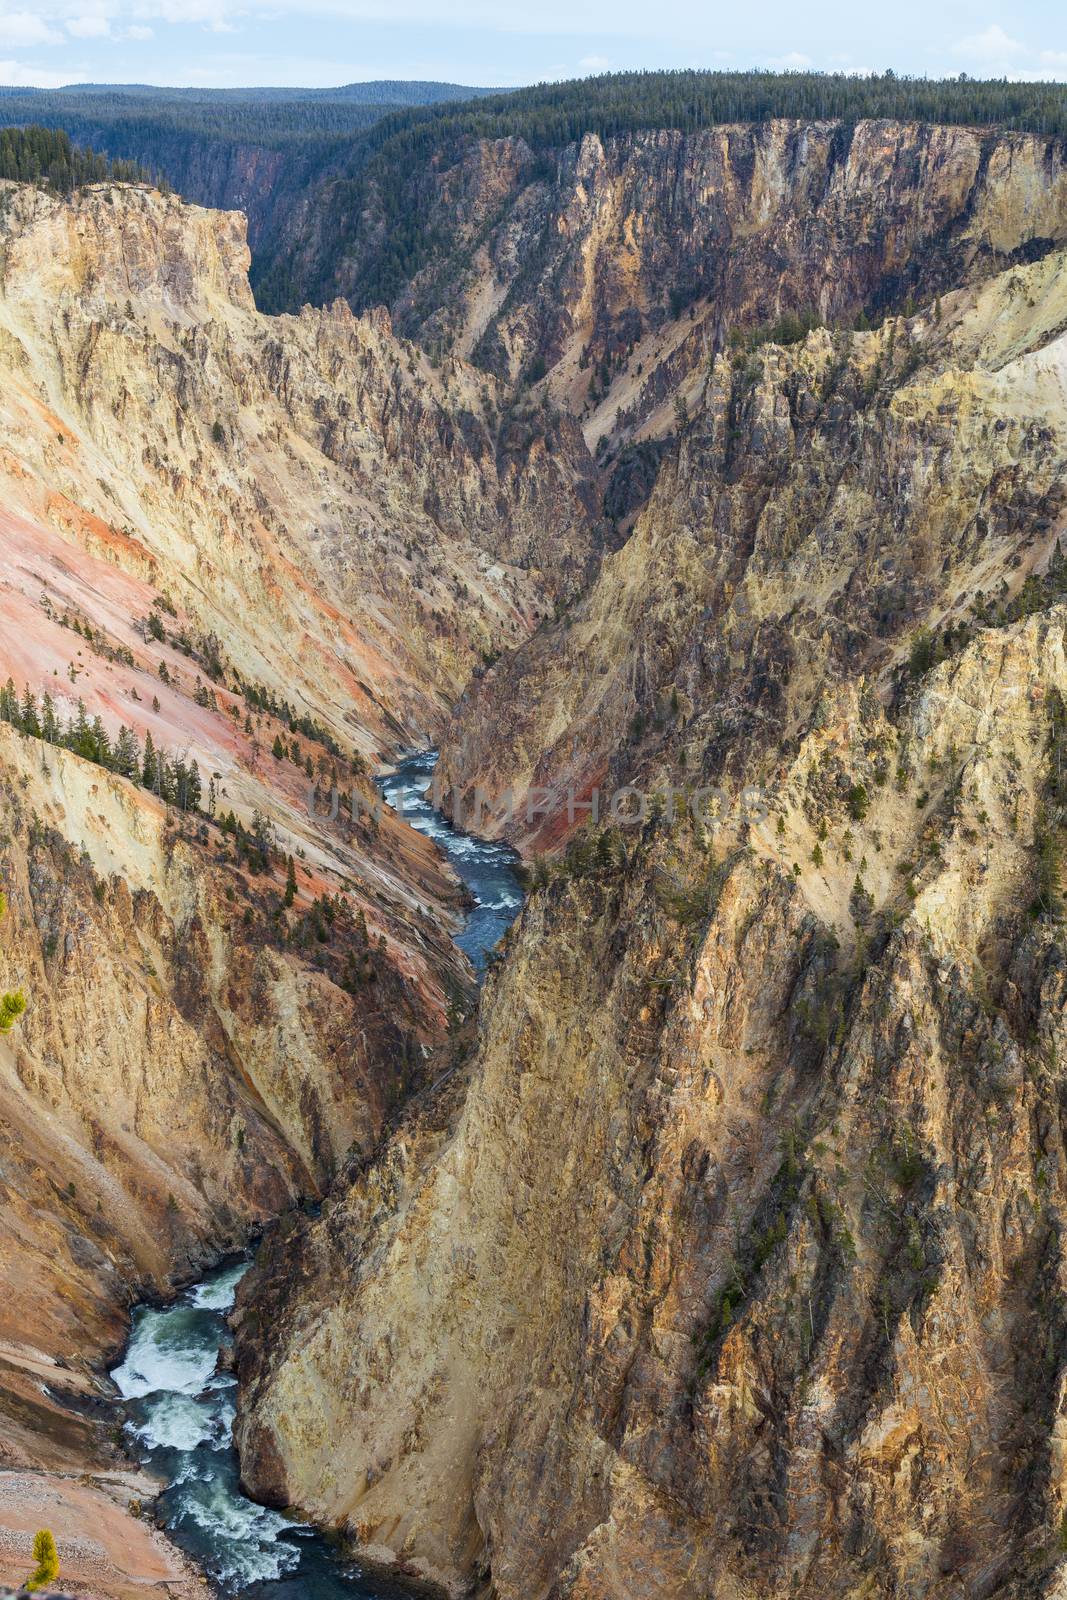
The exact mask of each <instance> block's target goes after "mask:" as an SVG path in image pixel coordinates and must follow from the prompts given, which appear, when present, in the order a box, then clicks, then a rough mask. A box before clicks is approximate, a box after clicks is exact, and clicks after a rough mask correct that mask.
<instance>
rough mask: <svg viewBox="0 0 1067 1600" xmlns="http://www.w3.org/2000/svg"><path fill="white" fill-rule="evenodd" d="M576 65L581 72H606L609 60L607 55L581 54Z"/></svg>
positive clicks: (609, 63)
mask: <svg viewBox="0 0 1067 1600" xmlns="http://www.w3.org/2000/svg"><path fill="white" fill-rule="evenodd" d="M578 65H579V66H580V67H581V69H582V71H583V72H607V70H608V68H609V67H610V66H611V62H610V61H609V60H608V58H607V56H583V57H582V59H581V60H580V61H579V63H578Z"/></svg>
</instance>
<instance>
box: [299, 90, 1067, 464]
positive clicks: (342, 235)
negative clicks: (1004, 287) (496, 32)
mask: <svg viewBox="0 0 1067 1600" xmlns="http://www.w3.org/2000/svg"><path fill="white" fill-rule="evenodd" d="M408 183H409V191H410V192H409V193H408V194H407V196H406V199H407V201H408V203H409V205H410V207H412V208H417V210H418V212H419V215H420V217H425V218H426V219H427V221H426V226H427V227H428V228H429V229H431V230H432V234H433V237H434V239H435V240H436V241H438V243H437V248H435V250H434V252H433V255H432V259H430V260H429V261H428V262H427V263H426V264H425V265H424V266H421V267H420V269H419V270H418V272H417V273H416V275H415V277H414V278H413V279H412V281H411V283H410V285H409V287H408V288H407V289H406V290H405V291H404V292H403V293H402V294H401V295H400V296H399V297H398V298H397V300H396V301H395V303H394V305H393V308H392V309H393V315H394V317H395V318H396V319H397V323H398V326H400V327H402V328H403V330H404V331H405V332H406V333H410V334H411V335H412V336H414V337H416V338H417V339H418V340H419V341H420V343H422V344H424V345H426V346H427V347H436V346H442V345H443V347H445V348H454V349H456V350H458V351H459V352H461V353H462V354H464V355H467V354H470V355H471V356H472V358H473V359H474V360H475V361H476V362H478V363H480V364H482V365H484V366H486V367H488V368H489V369H490V370H492V371H494V372H496V373H498V374H500V375H502V376H506V377H510V378H512V379H519V378H522V379H523V380H525V381H530V380H531V379H536V378H537V376H538V374H541V373H544V372H547V374H548V379H547V383H548V389H549V391H550V392H551V393H552V395H553V397H554V398H555V399H556V401H557V402H560V403H562V404H563V405H564V406H566V407H567V408H569V409H570V410H572V411H574V412H575V413H578V414H581V415H582V417H583V419H584V421H585V426H586V432H587V437H588V438H589V439H590V441H591V442H592V441H595V440H599V439H601V438H607V439H611V440H612V441H613V442H617V441H618V440H623V441H626V440H629V439H631V438H633V437H635V436H639V435H640V434H641V433H643V432H645V431H649V430H650V431H652V432H653V433H662V432H664V431H668V430H669V429H670V428H671V427H672V424H673V402H674V397H675V395H676V394H677V393H678V391H679V387H680V386H681V385H684V383H685V381H686V380H687V379H688V378H689V377H690V375H692V374H693V373H695V372H697V371H698V370H699V368H700V366H701V365H702V363H703V361H704V360H705V359H706V357H707V355H708V353H709V352H713V351H715V350H716V349H718V348H720V347H721V346H722V344H723V341H724V340H725V338H726V336H727V334H728V332H729V331H730V330H731V329H734V328H751V327H753V326H756V325H759V324H761V323H765V322H773V321H774V320H775V319H776V318H777V317H778V316H780V315H781V314H782V313H783V312H808V311H810V312H814V313H816V314H817V316H818V319H819V320H820V321H822V322H825V323H833V322H835V321H838V320H844V321H845V322H848V323H850V322H851V321H852V319H853V318H855V316H856V314H857V313H858V312H859V311H860V310H861V309H863V308H866V309H867V311H868V312H870V313H876V312H880V311H881V310H882V309H884V308H885V307H886V306H893V307H895V308H897V309H900V308H902V307H903V306H904V304H905V302H906V300H907V298H908V295H909V294H914V295H915V296H916V298H917V299H920V300H922V299H926V298H929V297H932V295H933V294H934V293H935V292H936V291H937V290H944V289H947V288H951V287H956V286H958V285H959V284H961V283H962V282H964V281H966V280H967V278H968V277H969V276H971V275H972V274H975V273H977V274H982V273H985V272H988V271H989V270H990V268H991V266H995V264H996V263H997V261H998V260H1003V259H1004V258H1005V257H1007V258H1011V257H1013V256H1015V255H1016V254H1017V253H1018V254H1021V255H1022V256H1024V257H1025V256H1026V255H1027V254H1031V253H1033V252H1038V253H1039V252H1040V251H1041V250H1043V249H1045V248H1047V246H1048V244H1049V243H1050V242H1051V241H1055V240H1062V239H1063V237H1064V232H1063V227H1064V224H1063V216H1064V194H1065V190H1064V160H1063V152H1062V150H1061V149H1060V147H1059V145H1058V144H1057V143H1055V142H1050V141H1046V140H1042V139H1040V138H1037V137H1034V136H1032V135H1026V134H1018V135H1004V134H1001V133H994V132H980V131H976V130H973V129H968V128H946V127H935V126H929V125H921V124H907V123H895V122H860V123H858V124H856V125H854V126H846V125H844V124H841V123H836V122H824V123H811V124H804V123H799V122H790V121H786V120H780V121H776V122H770V123H767V124H764V125H761V126H728V127H717V128H712V129H707V130H704V131H702V132H698V133H692V134H682V133H680V132H677V131H670V130H650V131H648V132H644V133H637V134H632V135H628V136H624V137H618V138H614V139H609V140H606V141H604V142H603V143H602V142H601V141H600V139H598V138H597V137H596V136H595V135H592V134H590V135H587V136H586V137H585V138H584V139H583V140H582V141H581V143H580V144H574V145H570V146H567V147H565V148H562V149H560V150H555V151H550V152H541V153H538V154H537V155H535V154H534V153H533V152H532V151H531V150H530V149H529V148H528V147H527V146H526V145H525V144H524V143H523V142H522V141H519V140H510V139H503V140H498V141H495V142H492V143H484V142H483V143H474V144H471V145H469V146H468V147H467V148H466V149H465V150H464V151H463V152H462V153H460V154H458V155H457V156H456V157H454V158H453V159H452V160H451V161H448V160H444V161H441V162H438V163H435V164H433V165H432V166H419V167H416V168H415V169H414V170H413V171H412V172H411V174H410V177H409V180H408ZM301 216H302V218H303V221H302V222H301V220H300V218H301ZM389 247H390V233H389V230H388V228H387V226H386V219H385V212H384V210H381V209H380V207H376V205H375V203H374V197H373V194H372V195H371V199H370V203H369V204H368V205H366V206H364V208H363V209H362V210H361V211H360V212H359V214H358V215H351V214H349V212H347V211H346V209H345V205H344V202H343V199H341V198H339V191H338V190H337V188H336V187H335V186H334V185H332V184H328V185H326V186H325V188H324V189H323V191H322V192H321V193H320V194H318V195H312V196H311V197H310V198H309V201H308V205H307V207H306V208H305V210H304V212H303V213H298V214H297V220H296V222H295V223H294V231H293V239H292V241H291V245H290V249H291V256H292V261H291V267H292V270H293V271H295V273H296V276H297V277H298V279H299V277H300V276H301V273H303V274H305V275H306V276H307V277H309V278H310V279H313V280H314V281H316V282H318V283H321V284H322V285H323V286H324V287H323V293H324V294H332V293H339V294H343V295H345V296H346V297H349V298H352V299H353V300H354V301H358V296H359V294H360V280H361V276H364V275H365V273H366V270H367V268H368V266H371V265H373V263H374V262H375V261H376V260H377V258H378V255H379V254H380V253H381V252H382V251H384V250H387V249H388V248H389Z"/></svg>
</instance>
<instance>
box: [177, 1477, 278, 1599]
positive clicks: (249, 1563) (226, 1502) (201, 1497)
mask: <svg viewBox="0 0 1067 1600" xmlns="http://www.w3.org/2000/svg"><path fill="white" fill-rule="evenodd" d="M182 1513H183V1515H184V1516H186V1517H188V1519H189V1520H190V1521H191V1522H195V1523H196V1525H197V1527H198V1528H199V1529H200V1531H201V1533H203V1534H205V1535H206V1536H207V1537H208V1539H209V1541H210V1544H211V1548H212V1560H211V1566H212V1570H213V1571H214V1572H215V1574H216V1575H217V1576H218V1577H219V1578H220V1579H221V1580H222V1581H223V1582H224V1583H233V1582H235V1581H238V1580H239V1581H241V1582H243V1583H255V1582H257V1581H261V1580H263V1579H265V1578H280V1577H281V1576H282V1575H283V1573H286V1572H291V1571H292V1569H293V1568H294V1567H296V1566H297V1565H299V1562H300V1552H299V1550H298V1549H297V1548H296V1547H295V1546H294V1545H292V1544H290V1543H288V1542H285V1541H282V1540H281V1539H280V1535H281V1534H283V1533H287V1532H289V1531H291V1529H292V1527H293V1524H292V1523H290V1522H287V1521H286V1519H285V1518H284V1517H282V1516H280V1515H279V1514H278V1512H277V1511H271V1510H269V1509H268V1508H267V1507H266V1506H257V1505H255V1504H253V1502H252V1501H251V1500H246V1499H245V1498H244V1497H243V1495H237V1494H235V1493H234V1491H233V1490H232V1488H231V1487H230V1485H229V1484H228V1483H227V1482H226V1481H225V1480H224V1479H223V1478H203V1477H201V1478H199V1479H198V1480H197V1481H196V1483H195V1485H193V1484H192V1483H191V1482H190V1484H189V1486H188V1488H187V1490H186V1491H185V1492H184V1493H183V1494H182Z"/></svg>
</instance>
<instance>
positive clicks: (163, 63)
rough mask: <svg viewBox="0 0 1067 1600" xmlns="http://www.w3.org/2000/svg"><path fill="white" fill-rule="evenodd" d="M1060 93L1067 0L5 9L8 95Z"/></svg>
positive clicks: (495, 0) (309, 0)
mask: <svg viewBox="0 0 1067 1600" xmlns="http://www.w3.org/2000/svg"><path fill="white" fill-rule="evenodd" d="M754 66H758V67H774V68H791V67H792V68H809V67H814V68H818V69H821V70H824V71H831V72H859V73H863V72H881V71H884V70H885V69H886V68H887V67H892V68H893V69H894V71H896V72H899V73H905V72H907V73H916V74H925V75H927V76H930V77H944V76H955V75H956V74H958V73H961V72H966V73H968V74H970V76H972V77H1010V78H1024V79H1042V78H1044V79H1061V80H1067V8H1065V7H1064V5H1063V4H1062V0H1016V3H1015V4H1014V5H1013V6H1012V7H1011V8H1010V9H1009V8H1008V7H1007V6H999V5H996V4H994V5H992V6H991V7H990V8H988V9H982V7H981V0H979V3H978V5H977V6H976V4H975V3H974V0H894V4H892V5H890V6H886V5H873V4H867V5H860V4H856V3H855V0H847V3H846V0H808V4H806V5H800V4H797V3H796V0H758V3H755V4H749V5H739V4H737V3H736V0H731V3H729V4H724V3H723V0H655V3H650V0H533V3H530V0H525V3H524V0H518V3H515V0H264V3H257V0H29V3H28V4H27V3H26V0H0V83H2V84H21V85H38V86H41V87H44V88H55V87H59V86H60V85H62V84H66V83H85V82H96V83H154V84H165V85H170V86H173V85H182V84H187V85H191V86H200V87H228V86H230V87H232V86H239V85H250V84H270V85H283V84H285V85H297V84H299V85H308V86H314V87H327V86H329V85H331V84H341V83H352V82H356V81H360V80H365V79H369V78H434V79H439V80H445V81H448V82H453V83H465V84H478V85H485V84H495V85H500V86H508V87H510V86H513V85H516V84H523V83H535V82H539V81H542V80H545V79H557V78H574V77H585V76H588V75H589V74H591V73H598V72H608V71H619V70H623V69H626V68H632V67H651V68H655V67H705V68H724V69H725V68H747V67H754Z"/></svg>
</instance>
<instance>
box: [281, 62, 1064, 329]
mask: <svg viewBox="0 0 1067 1600" xmlns="http://www.w3.org/2000/svg"><path fill="white" fill-rule="evenodd" d="M776 118H790V119H798V120H800V121H804V122H808V121H811V122H815V121H822V122H825V121H838V122H841V123H842V124H844V125H846V126H848V125H852V124H855V123H856V122H859V121H863V120H869V119H880V118H889V119H893V120H896V121H902V122H923V123H941V124H950V125H955V126H961V125H963V126H975V127H998V128H999V127H1004V128H1011V129H1018V130H1020V131H1025V132H1031V133H1036V134H1042V135H1047V136H1049V137H1054V138H1061V137H1063V136H1064V135H1067V98H1065V95H1064V88H1063V85H1062V84H1055V83H1008V82H1004V81H999V80H997V81H988V82H985V81H978V80H973V79H967V78H960V79H957V78H953V79H944V80H937V79H926V78H898V77H897V76H896V75H895V74H894V73H892V72H889V73H886V74H884V75H883V76H880V77H870V78H854V77H845V76H843V75H831V74H824V73H815V72H807V73H801V72H788V73H773V72H690V71H679V72H629V73H611V74H607V75H605V76H603V77H599V78H587V79H582V80H576V81H572V82H568V83H553V84H537V85H535V86H533V87H531V88H527V89H517V90H515V91H513V92H511V93H508V94H501V95H491V96H483V97H481V98H480V99H479V100H478V101H477V102H468V103H466V104H460V105H456V104H438V105H434V106H428V107H412V108H409V109H406V110H403V111H397V112H393V113H390V114H389V115H388V116H383V117H382V118H381V119H380V120H379V121H378V122H377V123H376V124H375V126H374V127H373V128H372V129H371V130H370V131H369V132H368V133H367V134H366V135H365V136H364V137H363V138H361V139H360V140H359V141H358V143H357V144H355V145H353V146H352V148H351V149H350V150H349V151H348V153H347V155H346V157H345V160H344V163H343V167H338V168H336V169H335V170H333V171H331V172H329V173H327V174H324V175H323V177H324V179H325V180H326V181H325V182H324V184H323V187H322V188H321V189H320V190H319V193H318V195H315V194H310V195H309V196H308V198H307V201H306V205H305V207H304V213H303V217H302V219H301V222H300V225H299V227H297V228H287V229H282V230H279V232H278V233H277V235H276V237H275V239H274V240H271V241H264V250H263V252H262V255H261V258H260V260H259V261H258V262H257V266H256V270H255V274H254V277H255V282H256V293H257V298H258V299H259V300H260V303H261V304H262V305H264V307H265V308H266V309H271V310H283V309H289V308H290V307H291V306H293V305H298V304H300V303H301V302H302V301H303V300H305V299H310V300H312V301H318V300H324V299H329V298H331V297H332V296H333V295H335V294H337V293H345V292H350V291H347V290H346V287H345V286H344V284H343V282H342V279H344V278H345V277H346V276H354V277H355V279H356V280H357V281H358V290H357V292H356V293H354V294H352V295H351V298H352V303H353V306H354V307H359V306H366V305H372V304H374V303H376V302H385V303H387V304H393V303H394V302H396V301H397V299H398V297H400V296H401V295H402V293H403V292H404V290H405V289H406V288H407V286H408V285H409V284H410V283H411V281H412V279H413V278H414V277H415V276H416V275H417V274H418V273H419V272H420V271H421V270H422V268H423V267H425V266H426V264H427V263H428V262H429V261H430V260H431V259H432V258H433V259H438V258H439V257H440V253H441V250H442V248H447V240H442V238H441V235H440V230H439V228H437V227H436V226H435V224H434V222H433V221H432V220H431V208H430V207H429V206H428V205H427V192H428V190H430V189H432V188H433V187H434V183H435V176H434V175H435V174H437V173H440V172H441V171H442V170H444V169H448V168H458V166H459V165H460V163H461V161H462V159H463V156H464V152H466V151H468V150H470V149H471V147H472V146H473V145H475V144H476V143H478V142H479V141H482V142H486V143H488V142H489V141H494V140H499V139H514V140H521V141H522V145H523V146H524V147H525V151H526V156H527V162H526V171H525V173H524V174H523V180H524V183H526V184H529V183H531V182H535V181H539V180H542V179H545V180H548V181H550V182H551V181H552V178H553V176H554V174H555V160H554V157H555V156H558V154H559V153H560V152H562V151H564V150H565V149H567V148H568V147H569V146H572V145H574V144H576V143H577V142H578V141H580V140H581V139H582V137H583V136H584V135H585V134H588V133H594V134H596V135H598V137H600V138H601V139H610V138H616V137H621V136H623V135H625V134H629V133H636V132H640V131H647V130H653V129H673V130H677V131H678V132H680V133H695V132H698V131H699V130H701V129H704V128H710V127H715V126H720V125H724V124H734V123H744V124H753V123H754V124H762V123H766V122H769V121H772V120H774V119H776ZM520 154H521V151H520ZM339 269H340V272H339Z"/></svg>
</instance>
